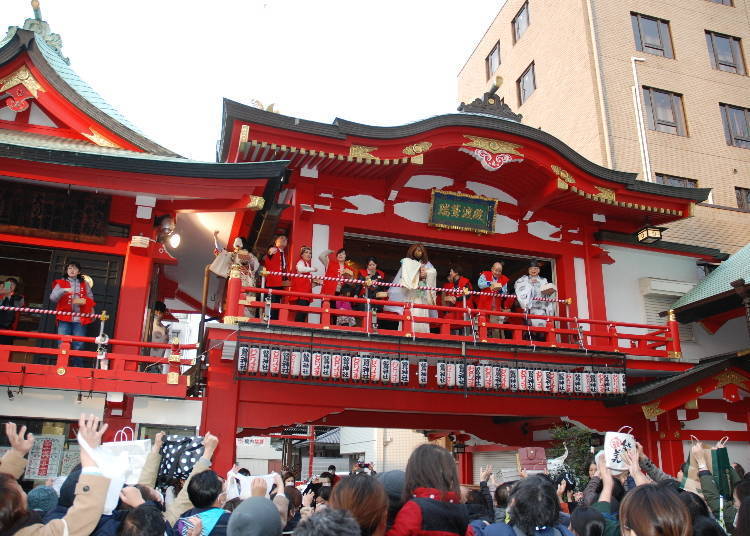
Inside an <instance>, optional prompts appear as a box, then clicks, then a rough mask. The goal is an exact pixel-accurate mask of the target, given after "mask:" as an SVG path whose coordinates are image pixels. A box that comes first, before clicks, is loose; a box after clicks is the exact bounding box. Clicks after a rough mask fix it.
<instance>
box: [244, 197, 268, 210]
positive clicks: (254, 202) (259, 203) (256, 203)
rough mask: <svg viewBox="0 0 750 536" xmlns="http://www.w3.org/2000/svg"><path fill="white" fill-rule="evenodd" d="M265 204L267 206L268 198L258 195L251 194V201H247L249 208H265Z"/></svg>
mask: <svg viewBox="0 0 750 536" xmlns="http://www.w3.org/2000/svg"><path fill="white" fill-rule="evenodd" d="M264 206H266V200H265V199H263V198H262V197H260V196H257V195H251V196H250V201H248V203H247V208H248V209H249V210H263V207H264Z"/></svg>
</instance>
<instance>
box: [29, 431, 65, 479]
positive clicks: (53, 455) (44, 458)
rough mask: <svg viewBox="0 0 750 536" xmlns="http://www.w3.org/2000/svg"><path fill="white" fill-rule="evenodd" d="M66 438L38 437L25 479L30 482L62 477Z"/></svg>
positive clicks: (59, 436) (54, 436) (30, 453)
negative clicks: (61, 469) (61, 466)
mask: <svg viewBox="0 0 750 536" xmlns="http://www.w3.org/2000/svg"><path fill="white" fill-rule="evenodd" d="M64 446H65V437H64V436H61V435H40V436H36V438H35V441H34V446H33V447H32V448H31V452H29V462H28V464H27V465H26V474H25V475H24V478H26V479H28V480H47V479H48V478H56V477H57V476H59V475H60V464H61V463H62V458H63V447H64Z"/></svg>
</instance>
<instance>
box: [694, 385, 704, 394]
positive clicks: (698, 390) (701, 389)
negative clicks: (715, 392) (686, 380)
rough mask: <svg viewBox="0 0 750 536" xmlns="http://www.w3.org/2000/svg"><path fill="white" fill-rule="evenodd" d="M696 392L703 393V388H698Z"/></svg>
mask: <svg viewBox="0 0 750 536" xmlns="http://www.w3.org/2000/svg"><path fill="white" fill-rule="evenodd" d="M695 392H696V393H698V394H701V393H702V392H703V387H700V386H698V387H696V388H695Z"/></svg>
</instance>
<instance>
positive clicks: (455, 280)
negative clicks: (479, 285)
mask: <svg viewBox="0 0 750 536" xmlns="http://www.w3.org/2000/svg"><path fill="white" fill-rule="evenodd" d="M443 288H444V289H450V290H454V289H459V290H462V291H466V290H468V291H469V292H471V291H473V290H474V287H472V285H471V281H469V280H468V279H467V278H465V277H464V271H463V268H461V267H460V266H459V265H457V264H454V265H453V266H451V269H450V272H448V282H447V283H445V284H444V285H443ZM440 305H444V306H446V307H451V306H455V307H460V308H461V309H463V307H464V299H463V295H462V294H454V293H452V292H441V293H440ZM473 306H474V303H473V300H472V297H471V296H467V297H466V307H473ZM441 316H442V317H443V318H445V319H448V320H463V319H464V318H465V316H464V311H463V310H456V311H447V312H443V313H442V315H441ZM457 329H458V330H459V331H460V329H459V328H456V327H453V326H452V327H451V332H453V331H456V330H457Z"/></svg>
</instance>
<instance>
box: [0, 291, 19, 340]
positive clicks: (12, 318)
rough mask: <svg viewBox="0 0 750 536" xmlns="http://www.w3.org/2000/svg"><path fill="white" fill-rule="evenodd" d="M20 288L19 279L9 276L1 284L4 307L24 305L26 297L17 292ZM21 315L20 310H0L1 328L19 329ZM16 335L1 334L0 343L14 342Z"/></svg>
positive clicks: (0, 294)
mask: <svg viewBox="0 0 750 536" xmlns="http://www.w3.org/2000/svg"><path fill="white" fill-rule="evenodd" d="M17 290H18V279H16V278H15V277H9V278H8V279H6V280H5V281H4V282H3V284H2V285H0V305H2V306H3V307H23V306H24V303H25V302H24V298H23V296H22V295H21V294H19V293H18V292H16V291H17ZM20 316H21V313H20V312H19V311H0V329H13V330H15V329H18V320H19V318H20ZM14 339H15V337H13V336H11V335H0V344H13V340H14Z"/></svg>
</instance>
